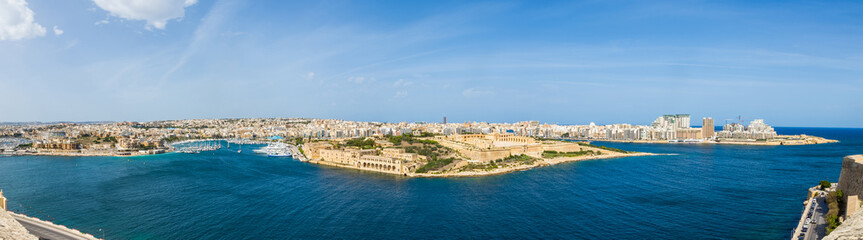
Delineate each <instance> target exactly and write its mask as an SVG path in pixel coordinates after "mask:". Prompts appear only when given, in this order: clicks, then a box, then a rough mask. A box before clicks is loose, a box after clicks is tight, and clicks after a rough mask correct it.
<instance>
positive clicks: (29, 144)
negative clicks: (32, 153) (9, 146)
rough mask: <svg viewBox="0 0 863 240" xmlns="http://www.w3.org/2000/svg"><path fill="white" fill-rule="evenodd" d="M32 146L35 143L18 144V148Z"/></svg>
mask: <svg viewBox="0 0 863 240" xmlns="http://www.w3.org/2000/svg"><path fill="white" fill-rule="evenodd" d="M31 147H33V143H28V144H19V145H18V148H31Z"/></svg>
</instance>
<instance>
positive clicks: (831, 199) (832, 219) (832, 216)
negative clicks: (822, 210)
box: [826, 190, 845, 234]
mask: <svg viewBox="0 0 863 240" xmlns="http://www.w3.org/2000/svg"><path fill="white" fill-rule="evenodd" d="M843 196H844V194H843V193H842V190H836V191H834V192H830V193H828V194H827V207H828V208H829V209H830V210H827V217H826V219H827V234H830V232H832V231H833V229H836V228H837V227H839V212H840V211H841V210H842V209H840V208H841V207H840V206H845V204H844V203H843V200H842V197H843Z"/></svg>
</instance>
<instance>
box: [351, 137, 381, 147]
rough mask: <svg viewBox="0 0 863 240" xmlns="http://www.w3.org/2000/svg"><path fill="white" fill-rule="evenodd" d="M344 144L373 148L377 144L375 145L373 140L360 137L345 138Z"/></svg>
mask: <svg viewBox="0 0 863 240" xmlns="http://www.w3.org/2000/svg"><path fill="white" fill-rule="evenodd" d="M345 146H350V147H358V148H362V149H373V148H375V147H377V145H375V140H372V139H368V140H363V139H362V138H354V139H351V140H347V141H345Z"/></svg>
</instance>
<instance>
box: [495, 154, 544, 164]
mask: <svg viewBox="0 0 863 240" xmlns="http://www.w3.org/2000/svg"><path fill="white" fill-rule="evenodd" d="M536 160H537V159H536V158H533V157H531V156H528V155H524V154H519V155H512V156H509V157H505V158H502V159H498V160H494V161H492V163H500V164H507V163H519V164H533V163H534V162H536Z"/></svg>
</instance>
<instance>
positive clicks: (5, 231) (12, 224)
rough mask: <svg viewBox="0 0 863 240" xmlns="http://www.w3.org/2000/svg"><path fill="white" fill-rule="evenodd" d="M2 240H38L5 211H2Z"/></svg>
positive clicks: (0, 236) (0, 227) (0, 219)
mask: <svg viewBox="0 0 863 240" xmlns="http://www.w3.org/2000/svg"><path fill="white" fill-rule="evenodd" d="M0 239H3V240H38V239H39V238H38V237H36V236H33V235H31V234H30V232H28V231H27V229H25V228H24V226H22V225H21V223H18V221H16V220H15V219H14V218H12V216H10V215H9V213H7V212H6V211H5V210H0Z"/></svg>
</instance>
